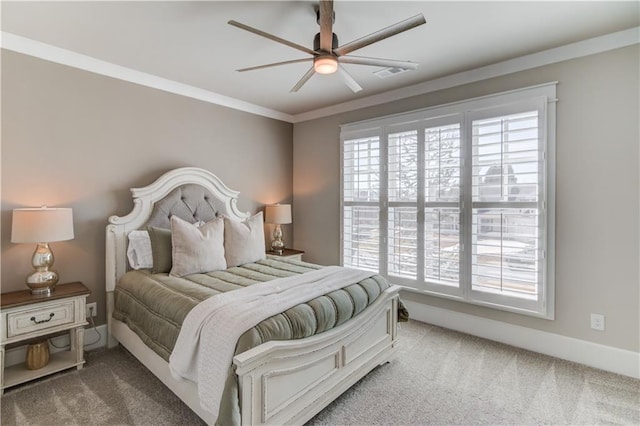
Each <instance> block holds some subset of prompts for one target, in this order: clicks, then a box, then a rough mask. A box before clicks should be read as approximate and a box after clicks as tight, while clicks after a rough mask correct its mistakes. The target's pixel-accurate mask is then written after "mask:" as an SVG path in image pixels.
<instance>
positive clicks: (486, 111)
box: [339, 82, 557, 319]
mask: <svg viewBox="0 0 640 426" xmlns="http://www.w3.org/2000/svg"><path fill="white" fill-rule="evenodd" d="M556 85H557V82H551V83H546V84H541V85H538V86H531V87H526V88H522V89H517V90H512V91H508V92H502V93H497V94H493V95H488V96H483V97H478V98H472V99H469V100H464V101H459V102H454V103H449V104H445V105H439V106H434V107H430V108H425V109H421V110H417V111H411V112H408V113H401V114H394V115H390V116H385V117H380V118H374V119H371V120H366V121H360V122H355V123H349V124H344V125H342V126H341V131H340V207H339V208H340V264H341V265H344V244H343V243H344V234H343V232H344V207H345V201H344V195H345V193H344V147H345V145H344V144H345V141H348V140H352V139H359V138H363V137H371V136H376V137H378V140H379V150H380V153H379V154H380V191H379V200H378V202H377V203H374V205H376V206H377V207H378V208H379V212H380V213H379V271H378V273H379V274H380V275H382V276H384V277H386V278H387V279H389V281H391V282H392V283H394V284H398V285H402V286H404V287H405V290H407V291H412V292H418V293H425V294H429V295H433V296H438V297H442V298H447V299H452V300H456V301H460V302H464V303H469V304H473V305H480V306H485V307H490V308H494V309H499V310H504V311H509V312H515V313H519V314H524V315H530V316H534V317H539V318H544V319H554V316H555V279H554V277H555V151H556V149H555V144H556V141H555V138H556V135H555V129H556V102H557V99H556ZM518 106H521V107H520V109H516V108H517V107H518ZM533 109H536V110H537V111H538V137H539V140H540V145H541V146H540V150H539V152H538V153H539V156H540V158H539V163H538V164H539V172H540V185H541V188H540V191H539V193H540V197H541V199H540V200H539V202H538V203H539V205H540V206H541V209H542V213H541V214H540V216H539V217H540V218H541V220H542V221H543V223H540V224H539V225H538V232H542V235H540V242H541V245H542V250H543V252H542V256H543V257H541V262H540V264H541V271H540V277H541V278H540V280H539V281H540V282H539V290H538V297H537V300H535V303H531V301H529V300H526V299H519V298H516V297H510V296H505V295H503V294H493V293H488V292H482V291H478V290H474V289H473V288H472V280H471V268H472V266H471V254H470V253H469V251H470V250H471V237H472V222H471V220H472V212H473V200H472V193H471V192H472V167H473V165H472V144H471V141H472V139H471V138H472V135H471V134H470V132H471V128H472V122H473V120H476V119H480V117H494V116H496V113H500V111H504V113H505V114H513V113H516V112H518V111H525V110H527V111H531V110H533ZM454 123H459V124H460V161H461V166H460V167H461V169H460V181H461V182H460V198H459V206H460V235H459V238H460V248H461V250H460V270H459V274H460V280H459V283H458V286H457V287H456V286H447V285H442V284H433V283H430V282H428V281H427V280H425V279H424V274H425V271H424V253H425V251H424V240H425V238H424V228H425V208H426V206H427V204H428V203H427V202H426V201H425V194H424V185H419V188H421V189H419V191H418V195H417V199H416V202H415V203H413V204H412V202H400V204H407V205H410V204H411V205H412V206H415V207H416V208H417V235H418V241H419V242H418V245H419V246H420V245H422V247H420V248H419V249H418V266H417V269H418V270H417V278H416V280H413V279H408V278H401V277H396V276H389V274H388V264H389V258H388V244H389V242H388V241H389V240H388V223H389V222H388V221H389V217H388V216H389V209H390V205H395V204H398V202H391V203H390V202H389V197H388V195H389V194H388V167H387V165H388V141H389V139H388V137H389V135H390V134H395V133H399V132H402V131H407V130H417V134H418V160H417V161H418V164H419V165H420V166H419V167H418V176H417V179H418V180H419V179H423V180H424V173H425V171H424V164H423V163H424V137H425V136H424V132H425V129H427V128H433V127H437V126H442V125H447V124H454ZM421 151H422V152H421ZM348 204H350V205H353V202H349V203H348ZM367 205H369V206H371V205H372V204H371V203H370V202H369V203H367ZM421 240H422V241H421ZM420 241H421V242H420ZM421 257H422V259H420V258H421Z"/></svg>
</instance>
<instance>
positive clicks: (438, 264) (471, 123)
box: [341, 84, 555, 318]
mask: <svg viewBox="0 0 640 426" xmlns="http://www.w3.org/2000/svg"><path fill="white" fill-rule="evenodd" d="M554 132H555V84H549V85H543V86H539V87H533V88H528V89H522V90H520V91H514V92H508V93H505V94H499V95H494V96H489V97H485V98H478V99H473V100H470V101H465V102H459V103H456V104H450V105H445V106H442V107H435V108H430V109H427V110H423V111H416V112H412V113H407V114H399V115H396V116H390V117H384V118H381V119H376V120H371V121H367V122H362V123H355V124H351V125H345V126H343V127H342V131H341V141H342V162H343V164H342V198H341V203H342V215H341V219H342V263H343V264H344V265H345V266H351V267H355V268H361V269H369V270H373V271H377V272H379V273H381V274H383V275H385V276H386V277H387V278H389V279H390V280H391V281H392V282H393V283H397V284H403V285H405V286H407V287H408V288H414V289H416V290H419V291H423V292H427V293H429V294H433V295H446V296H447V297H450V298H451V297H453V298H455V299H458V300H461V301H466V302H469V303H474V304H480V305H485V306H490V307H493V308H498V309H506V310H510V311H514V312H519V313H525V314H529V315H535V316H540V317H544V318H552V317H553V299H554V298H553V268H554V260H553V240H554V222H553V207H554V193H553V185H552V184H550V182H552V179H553V175H554V168H555V164H554V161H555V160H554V159H555V155H554V154H555V153H554V146H555V133H554Z"/></svg>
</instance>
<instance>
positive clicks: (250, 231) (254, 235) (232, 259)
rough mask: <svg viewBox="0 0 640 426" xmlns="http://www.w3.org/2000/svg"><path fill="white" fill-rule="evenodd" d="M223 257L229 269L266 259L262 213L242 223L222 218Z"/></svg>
mask: <svg viewBox="0 0 640 426" xmlns="http://www.w3.org/2000/svg"><path fill="white" fill-rule="evenodd" d="M224 257H225V258H226V259H227V266H228V267H229V268H231V267H233V266H238V265H244V264H245V263H251V262H256V261H258V260H262V259H265V258H266V254H265V249H264V224H263V220H262V212H259V213H257V214H255V215H253V216H251V217H250V218H248V219H245V220H243V221H242V222H239V221H237V220H233V219H229V218H228V217H225V218H224Z"/></svg>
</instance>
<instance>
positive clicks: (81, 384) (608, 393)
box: [1, 322, 640, 426]
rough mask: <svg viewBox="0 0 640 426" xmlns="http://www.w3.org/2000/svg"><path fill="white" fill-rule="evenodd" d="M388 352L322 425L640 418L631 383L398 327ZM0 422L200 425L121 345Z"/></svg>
mask: <svg viewBox="0 0 640 426" xmlns="http://www.w3.org/2000/svg"><path fill="white" fill-rule="evenodd" d="M400 335H401V337H402V341H401V345H400V348H399V351H398V354H397V356H396V358H395V359H394V360H393V361H392V362H391V363H389V364H386V365H384V366H382V367H379V368H377V369H376V370H374V371H373V372H371V373H370V374H369V375H368V376H367V377H365V378H364V379H363V380H361V381H360V382H359V383H357V384H356V385H355V386H354V387H352V388H351V389H350V390H348V391H347V392H345V393H344V394H343V395H342V396H341V397H340V398H339V399H338V400H337V401H335V402H334V403H333V404H331V405H330V406H329V407H327V408H326V409H325V410H323V411H322V412H321V413H320V414H318V415H317V416H316V417H314V418H313V419H312V420H311V422H310V424H313V425H320V424H330V425H373V424H386V425H423V424H424V425H427V424H435V425H450V424H456V425H470V424H485V425H498V424H504V425H521V424H572V425H573V424H589V425H594V424H598V425H600V424H628V425H638V424H640V381H638V380H633V379H630V378H627V377H624V376H618V375H615V374H610V373H606V372H603V371H600V370H595V369H591V368H588V367H584V366H580V365H577V364H573V363H570V362H566V361H561V360H558V359H555V358H551V357H547V356H543V355H538V354H535V353H532V352H528V351H524V350H519V349H515V348H512V347H509V346H506V345H501V344H498V343H494V342H490V341H487V340H483V339H480V338H476V337H472V336H468V335H465V334H461V333H456V332H453V331H449V330H445V329H442V328H439V327H434V326H430V325H426V324H422V323H419V322H409V323H408V324H402V329H401V334H400ZM1 421H2V425H6V426H9V425H200V424H202V422H200V420H199V419H198V418H197V417H196V416H195V415H194V414H193V413H192V412H191V411H190V410H189V409H188V408H187V407H186V406H185V405H184V404H182V402H181V401H179V400H178V399H177V398H176V397H175V396H174V395H173V394H172V393H171V391H169V390H168V389H166V388H165V387H164V386H163V385H162V384H161V383H160V382H159V381H158V380H157V379H156V378H155V377H153V376H152V375H151V373H149V372H148V371H147V370H146V369H145V368H144V367H143V366H142V365H141V364H139V363H138V362H137V361H136V360H135V359H134V358H133V357H132V356H131V355H129V354H128V353H127V352H126V351H124V350H122V349H120V348H116V349H111V350H101V351H97V352H93V353H89V355H88V357H87V365H86V367H85V368H84V369H83V370H80V371H76V370H70V371H69V372H66V373H62V374H58V375H55V376H52V377H50V378H47V379H43V380H41V381H39V382H34V383H31V384H27V385H24V386H21V387H16V388H13V389H10V390H8V391H7V392H6V393H5V396H3V398H2V418H1Z"/></svg>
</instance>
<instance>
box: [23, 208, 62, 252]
mask: <svg viewBox="0 0 640 426" xmlns="http://www.w3.org/2000/svg"><path fill="white" fill-rule="evenodd" d="M71 239H73V212H72V210H71V209H69V208H48V207H41V208H27V209H15V210H13V223H12V224H11V242H12V243H50V242H53V241H66V240H71Z"/></svg>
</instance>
